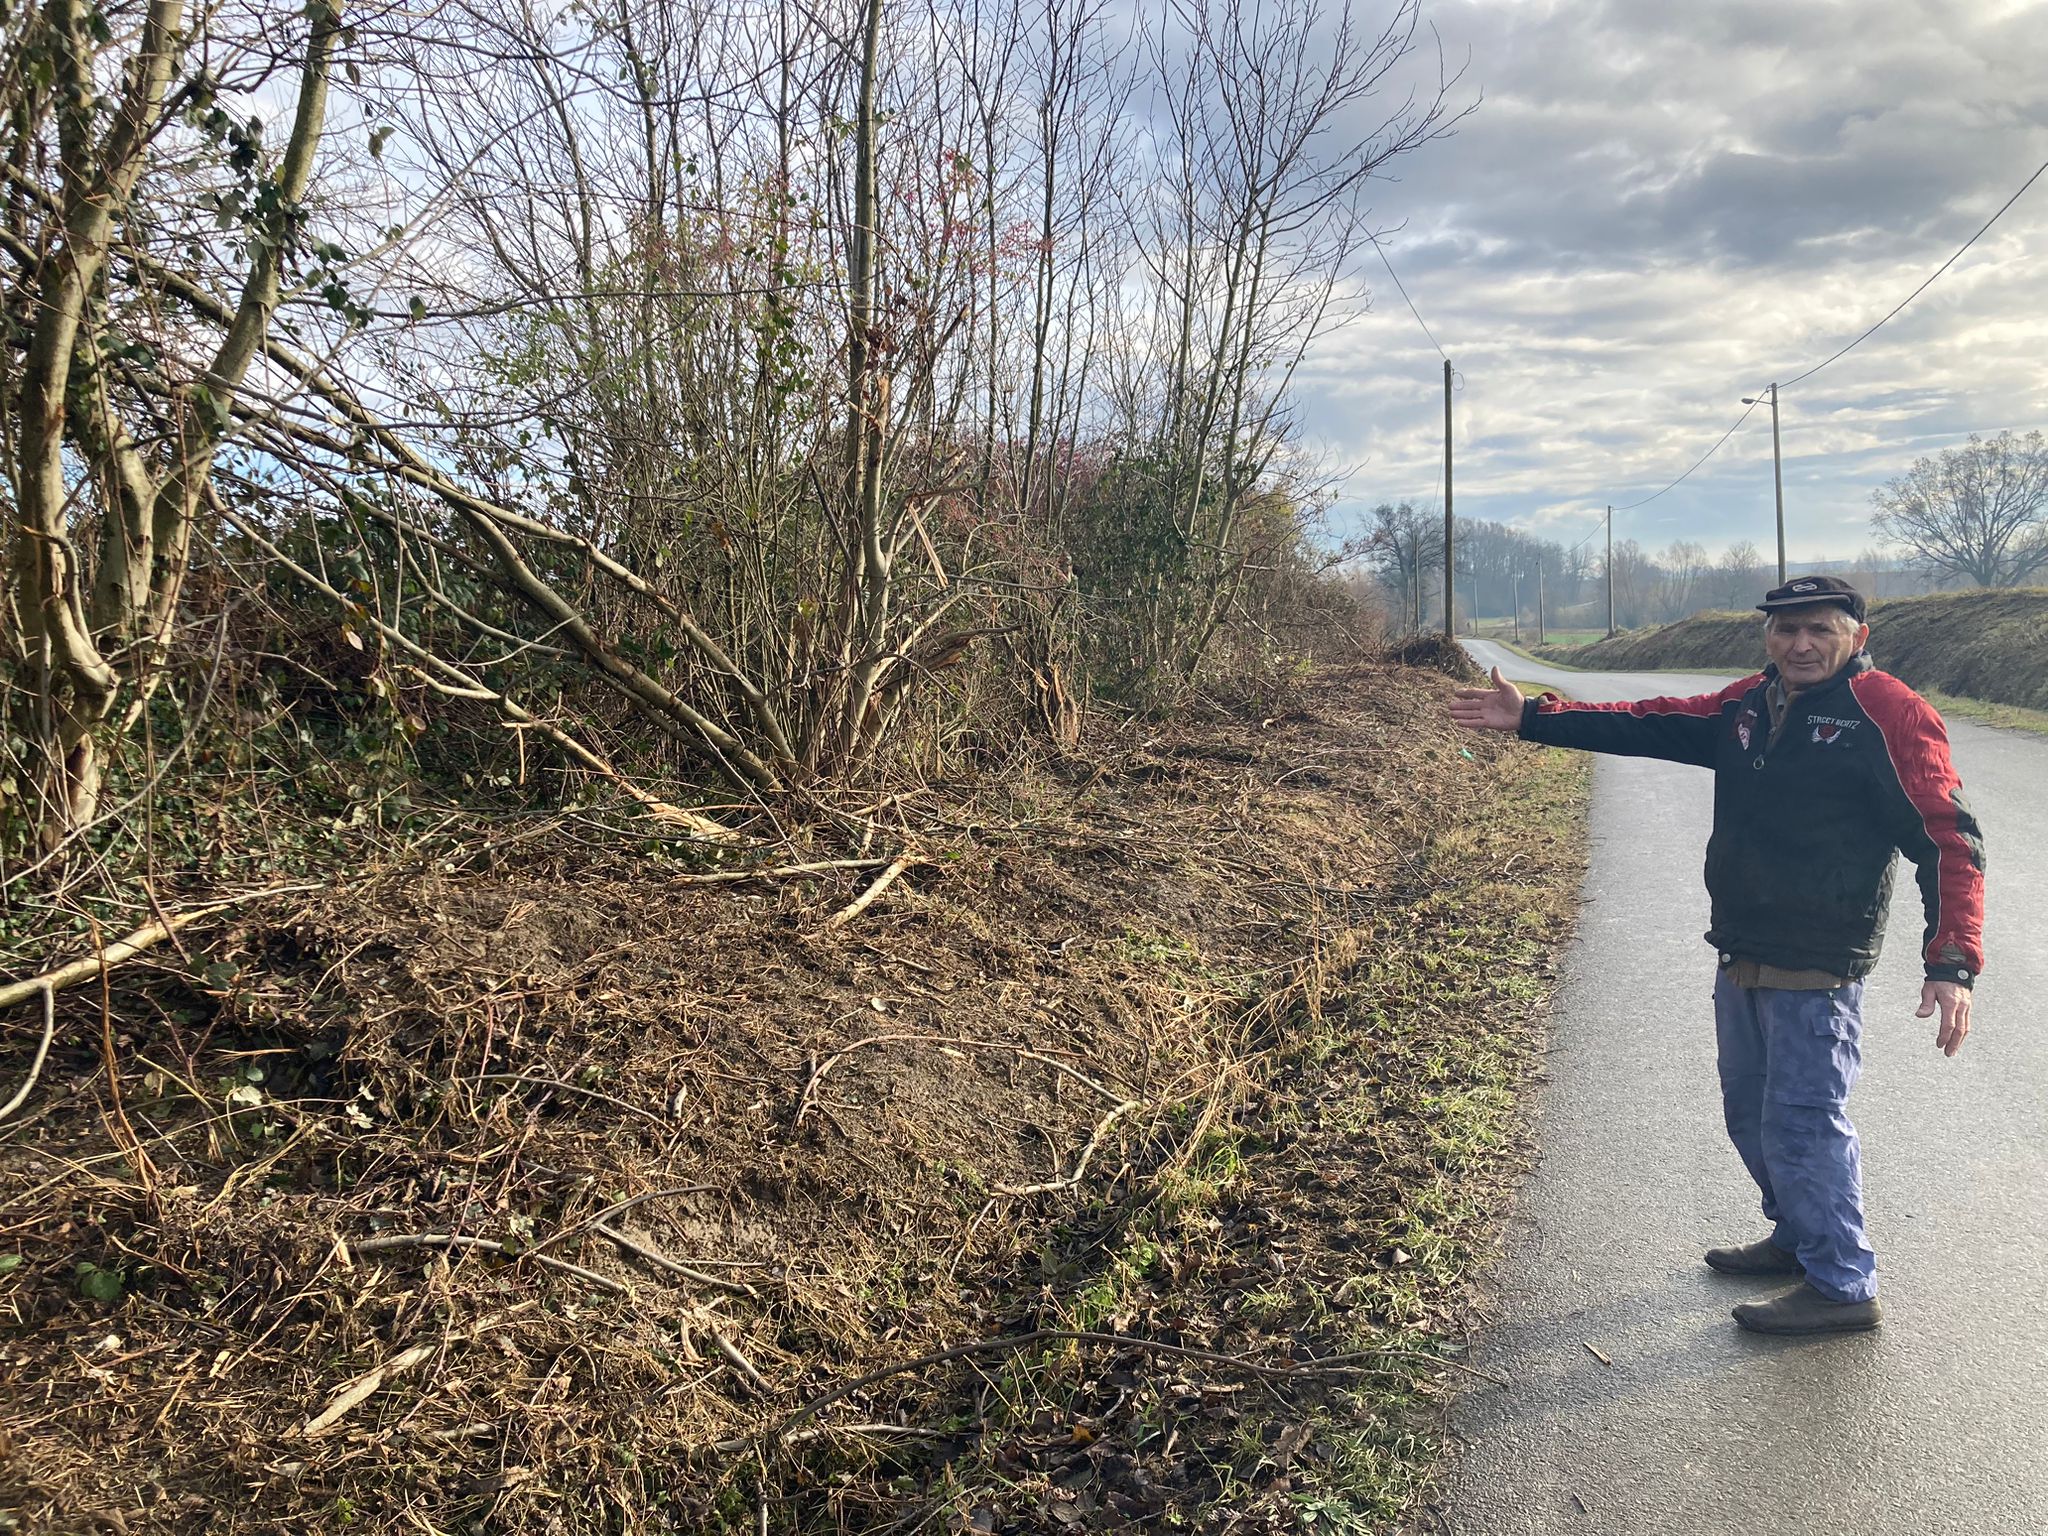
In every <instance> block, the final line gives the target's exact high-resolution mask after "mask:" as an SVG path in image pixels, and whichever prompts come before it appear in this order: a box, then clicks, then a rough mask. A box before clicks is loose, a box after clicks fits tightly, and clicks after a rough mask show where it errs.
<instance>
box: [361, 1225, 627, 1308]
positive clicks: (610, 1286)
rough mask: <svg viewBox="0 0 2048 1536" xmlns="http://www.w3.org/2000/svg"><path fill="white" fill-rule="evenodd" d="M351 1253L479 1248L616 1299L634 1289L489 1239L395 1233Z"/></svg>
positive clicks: (372, 1239) (364, 1240)
mask: <svg viewBox="0 0 2048 1536" xmlns="http://www.w3.org/2000/svg"><path fill="white" fill-rule="evenodd" d="M348 1248H349V1252H350V1253H386V1252H389V1251H390V1250H392V1249H394V1248H476V1249H480V1250H482V1251H483V1252H485V1253H501V1254H504V1255H505V1256H506V1257H507V1258H510V1259H532V1260H533V1261H534V1262H535V1263H537V1264H545V1265H547V1267H548V1268H549V1269H558V1270H560V1271H561V1272H562V1273H563V1274H565V1275H574V1276H575V1277H576V1278H577V1279H578V1280H582V1281H585V1282H587V1283H588V1284H590V1285H594V1286H596V1287H597V1288H598V1289H599V1290H601V1291H610V1292H611V1293H612V1294H613V1295H614V1296H630V1295H632V1294H633V1288H632V1287H631V1286H630V1285H626V1284H624V1283H622V1282H621V1281H618V1280H614V1279H612V1278H611V1276H609V1275H600V1274H598V1273H597V1272H596V1271H595V1270H591V1269H585V1268H584V1267H583V1266H582V1265H581V1264H571V1263H570V1262H569V1261H568V1260H567V1259H556V1258H550V1257H549V1256H548V1255H546V1254H544V1253H541V1252H539V1251H538V1250H537V1249H533V1248H526V1249H514V1248H508V1247H506V1246H505V1244H503V1243H501V1242H498V1241H497V1240H496V1239H494V1238H489V1237H462V1236H459V1235H455V1234H451V1233H447V1232H394V1233H392V1234H390V1235H389V1236H387V1237H366V1238H362V1239H360V1240H359V1241H355V1242H351V1243H350V1244H349V1245H348Z"/></svg>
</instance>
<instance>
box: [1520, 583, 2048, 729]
mask: <svg viewBox="0 0 2048 1536" xmlns="http://www.w3.org/2000/svg"><path fill="white" fill-rule="evenodd" d="M1532 653H1533V654H1535V655H1537V656H1540V657H1541V658H1542V659H1543V660H1545V661H1548V662H1551V663H1553V664H1555V665H1558V666H1566V667H1572V668H1575V669H1579V670H1582V671H1598V672H1644V671H1670V670H1673V669H1683V668H1687V667H1697V668H1708V669H1715V670H1718V669H1722V668H1727V669H1734V670H1741V669H1746V668H1751V667H1757V666H1761V665H1762V663H1763V640H1762V635H1761V624H1760V616H1759V615H1757V614H1755V613H1698V614H1694V615H1693V616H1692V617H1691V618H1689V619H1682V620H1680V621H1679V622H1678V623H1676V624H1666V625H1663V626H1661V627H1659V628H1656V629H1635V630H1629V631H1626V632H1625V633H1623V634H1619V635H1616V636H1614V637H1613V638H1612V639H1608V640H1596V641H1594V642H1593V643H1592V644H1591V645H1582V646H1538V647H1535V648H1533V652H1532ZM1870 654H1871V656H1872V657H1873V658H1874V659H1875V660H1876V662H1877V664H1878V665H1879V666H1880V667H1882V668H1884V669H1885V670H1886V671H1887V672H1890V673H1892V674H1894V675H1895V676H1897V677H1900V678H1903V679H1904V680H1905V681H1906V682H1907V683H1909V684H1911V685H1912V686H1913V687H1915V688H1918V689H1920V690H1921V691H1922V692H1929V691H1931V692H1936V693H1944V694H1951V695H1954V696H1956V697H1959V698H1965V699H1981V700H1983V701H1984V702H1986V703H1991V704H2011V705H2017V706H2019V707H2020V708H2023V709H2034V710H2042V709H2048V588H2040V587H2028V588H2017V589H2004V590H1996V591H1978V592H1939V593H1936V594H1934V595H1933V596H1931V597H1902V598H1892V599H1886V600H1880V601H1878V602H1874V603H1872V604H1871V605H1870Z"/></svg>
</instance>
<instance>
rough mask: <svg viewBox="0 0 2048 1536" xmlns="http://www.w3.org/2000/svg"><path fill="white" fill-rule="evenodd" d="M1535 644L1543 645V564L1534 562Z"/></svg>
mask: <svg viewBox="0 0 2048 1536" xmlns="http://www.w3.org/2000/svg"><path fill="white" fill-rule="evenodd" d="M1536 643H1537V644H1538V645H1541V644H1542V643H1543V562H1542V561H1540V560H1539V561H1537V562H1536Z"/></svg>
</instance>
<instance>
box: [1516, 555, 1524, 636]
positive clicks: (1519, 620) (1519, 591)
mask: <svg viewBox="0 0 2048 1536" xmlns="http://www.w3.org/2000/svg"><path fill="white" fill-rule="evenodd" d="M1521 643H1522V573H1521V572H1520V571H1517V572H1515V644H1517V645H1520V644H1521Z"/></svg>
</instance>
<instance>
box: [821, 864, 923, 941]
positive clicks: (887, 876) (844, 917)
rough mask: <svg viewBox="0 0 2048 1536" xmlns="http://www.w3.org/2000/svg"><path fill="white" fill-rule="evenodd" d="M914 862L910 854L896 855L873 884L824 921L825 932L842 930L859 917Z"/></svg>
mask: <svg viewBox="0 0 2048 1536" xmlns="http://www.w3.org/2000/svg"><path fill="white" fill-rule="evenodd" d="M915 862H916V860H915V859H914V858H913V857H912V856H911V855H910V854H907V853H905V854H900V855H898V856H897V857H896V858H895V859H893V860H892V861H891V862H890V864H889V867H888V868H887V869H885V870H883V871H882V872H881V873H880V874H879V875H877V876H876V877H875V881H874V884H872V885H870V886H869V887H868V888H867V889H866V890H864V891H862V892H861V893H860V894H859V895H858V896H856V897H854V898H853V900H851V901H849V902H848V903H847V904H846V905H845V906H843V907H841V908H840V909H839V910H838V911H837V912H834V913H833V914H832V915H831V916H830V917H828V918H826V919H825V927H826V930H827V931H828V932H829V931H830V930H832V929H834V928H844V927H845V926H846V925H847V924H848V923H850V922H852V921H853V920H854V919H855V918H856V917H859V916H860V915H861V913H863V912H865V911H867V909H868V908H869V907H870V906H872V905H873V904H874V900H875V898H876V897H877V896H879V895H881V894H882V892H884V891H886V890H887V889H889V887H890V886H892V885H894V884H895V883H896V877H897V876H898V875H900V874H902V873H903V871H905V870H906V869H908V868H910V866H911V865H912V864H913V863H915Z"/></svg>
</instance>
